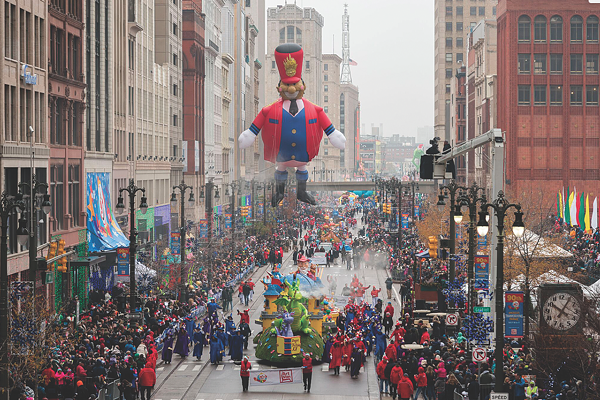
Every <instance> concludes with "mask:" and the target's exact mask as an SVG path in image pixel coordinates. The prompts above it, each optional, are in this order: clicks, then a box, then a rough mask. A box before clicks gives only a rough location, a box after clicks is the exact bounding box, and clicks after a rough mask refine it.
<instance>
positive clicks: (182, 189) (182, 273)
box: [171, 179, 196, 301]
mask: <svg viewBox="0 0 600 400" xmlns="http://www.w3.org/2000/svg"><path fill="white" fill-rule="evenodd" d="M175 189H179V193H180V194H181V210H180V213H181V216H180V221H181V222H180V224H181V226H180V228H179V229H180V231H181V233H180V236H179V243H180V245H179V247H180V253H181V268H180V270H179V274H180V276H179V278H180V280H181V289H180V290H181V292H180V293H179V297H180V299H181V300H182V301H184V300H187V299H184V294H185V293H186V290H185V288H186V286H185V283H184V276H185V262H186V260H187V258H186V255H185V245H186V231H187V229H186V228H187V227H186V222H185V201H184V200H183V198H184V197H185V192H186V191H187V190H188V189H189V190H190V197H189V199H188V205H189V206H190V207H193V206H194V203H195V202H196V200H195V199H194V189H193V188H192V187H191V186H189V185H186V184H185V181H184V180H183V179H182V180H181V183H180V184H179V185H174V186H173V193H172V194H171V207H177V195H176V194H175Z"/></svg>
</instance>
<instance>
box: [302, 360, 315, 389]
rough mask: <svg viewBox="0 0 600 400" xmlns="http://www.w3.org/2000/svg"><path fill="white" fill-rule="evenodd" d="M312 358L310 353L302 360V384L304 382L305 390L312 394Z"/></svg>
mask: <svg viewBox="0 0 600 400" xmlns="http://www.w3.org/2000/svg"><path fill="white" fill-rule="evenodd" d="M312 368H313V365H312V358H310V354H309V353H305V354H304V358H303V359H302V382H304V390H306V392H308V393H310V385H311V383H312Z"/></svg>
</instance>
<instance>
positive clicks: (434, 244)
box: [429, 236, 438, 258]
mask: <svg viewBox="0 0 600 400" xmlns="http://www.w3.org/2000/svg"><path fill="white" fill-rule="evenodd" d="M437 255H438V239H437V238H436V237H435V236H429V257H431V258H437Z"/></svg>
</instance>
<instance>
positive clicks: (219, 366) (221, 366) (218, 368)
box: [217, 364, 225, 371]
mask: <svg viewBox="0 0 600 400" xmlns="http://www.w3.org/2000/svg"><path fill="white" fill-rule="evenodd" d="M223 368H225V366H224V365H223V364H221V365H217V371H223Z"/></svg>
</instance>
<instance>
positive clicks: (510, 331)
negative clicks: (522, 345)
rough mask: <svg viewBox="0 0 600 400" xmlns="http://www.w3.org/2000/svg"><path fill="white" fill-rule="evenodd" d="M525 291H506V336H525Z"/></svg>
mask: <svg viewBox="0 0 600 400" xmlns="http://www.w3.org/2000/svg"><path fill="white" fill-rule="evenodd" d="M524 298H525V296H524V295H523V292H505V293H504V299H505V301H504V336H505V337H507V338H522V337H523V302H524Z"/></svg>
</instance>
